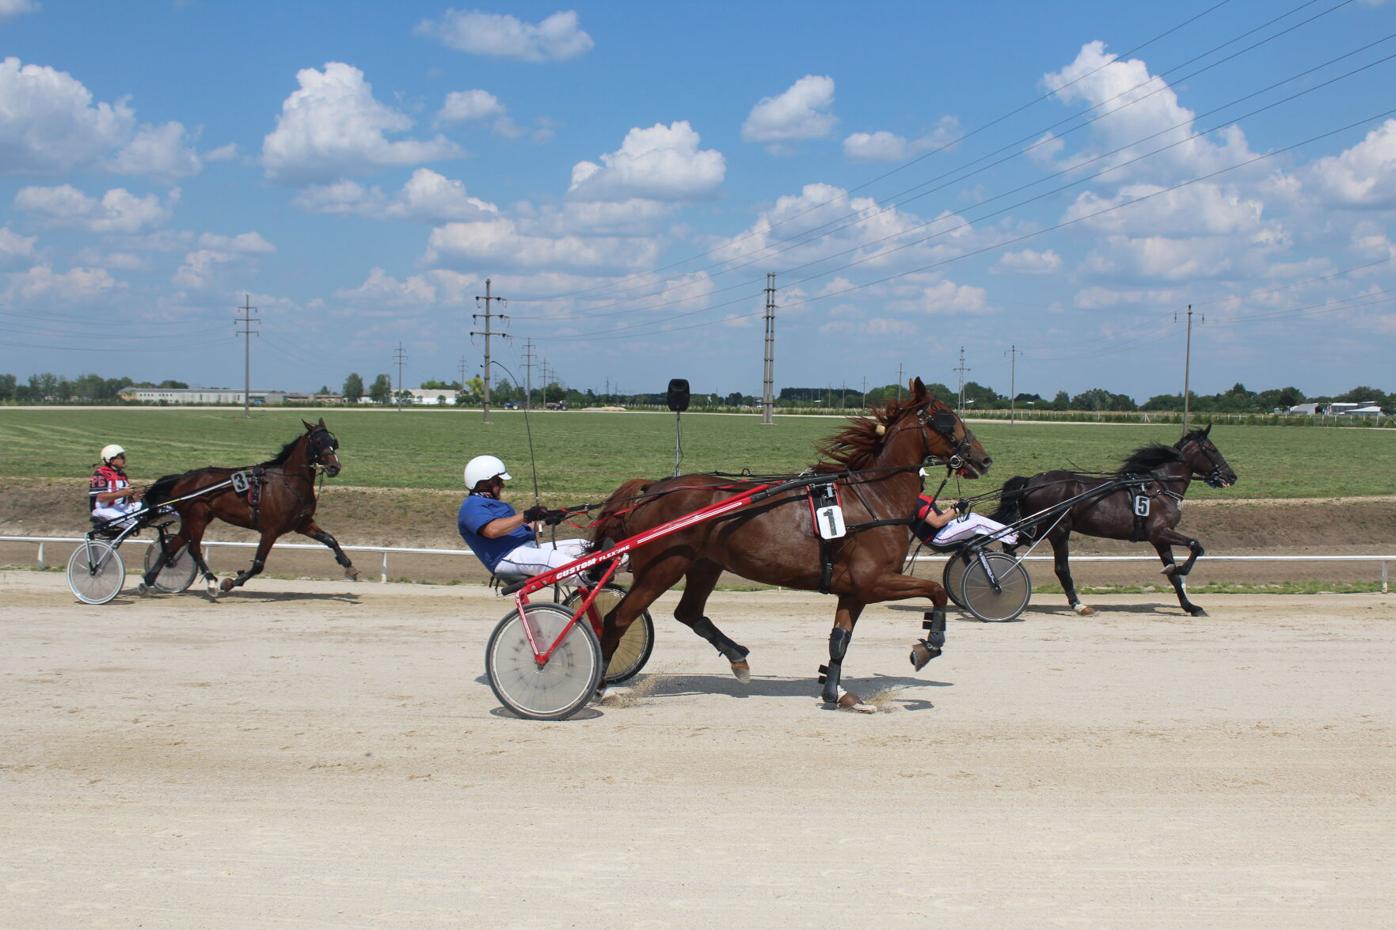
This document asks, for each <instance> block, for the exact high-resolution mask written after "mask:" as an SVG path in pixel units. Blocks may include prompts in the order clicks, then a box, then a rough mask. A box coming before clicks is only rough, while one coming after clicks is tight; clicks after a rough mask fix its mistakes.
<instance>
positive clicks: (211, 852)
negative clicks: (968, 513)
mask: <svg viewBox="0 0 1396 930" xmlns="http://www.w3.org/2000/svg"><path fill="white" fill-rule="evenodd" d="M1199 600H1200V601H1202V603H1203V604H1204V605H1205V606H1206V607H1207V608H1208V609H1209V610H1210V611H1211V616H1210V617H1208V618H1204V619H1192V618H1187V617H1184V616H1182V614H1181V613H1180V611H1178V609H1177V607H1176V605H1175V604H1173V603H1172V602H1171V601H1172V599H1171V596H1164V595H1131V596H1118V595H1117V596H1113V597H1104V596H1101V597H1096V598H1094V599H1093V602H1094V603H1095V604H1096V606H1097V607H1098V608H1100V609H1101V612H1100V614H1099V615H1098V616H1097V617H1094V618H1091V619H1081V618H1077V617H1075V616H1074V615H1072V614H1070V613H1068V612H1066V611H1065V609H1064V608H1060V607H1058V606H1057V604H1056V603H1055V601H1056V598H1043V599H1042V601H1041V605H1042V609H1034V610H1031V611H1030V612H1029V613H1028V614H1027V615H1026V616H1027V619H1026V621H1025V622H1021V623H1013V624H1001V625H985V624H979V623H976V622H972V621H968V620H964V619H958V620H956V619H952V622H951V624H950V633H949V643H948V648H947V652H946V654H945V655H944V656H943V657H941V658H939V659H937V660H935V661H934V662H933V663H932V664H931V665H930V666H928V667H927V668H926V669H925V670H924V671H923V672H922V673H920V674H913V673H912V672H911V668H910V666H909V665H908V664H907V660H906V647H907V645H908V643H909V642H910V641H911V638H912V635H913V634H914V633H915V632H917V631H918V629H919V625H920V609H919V608H912V607H910V606H909V605H904V606H881V607H873V608H869V610H868V611H867V612H866V613H865V614H864V617H863V620H862V622H861V623H860V625H859V627H858V631H857V635H856V636H855V637H854V640H853V646H852V649H851V651H850V654H849V660H848V664H847V672H846V675H845V682H846V683H847V684H849V686H850V687H852V688H854V689H855V690H858V691H860V692H861V693H862V694H863V695H864V697H865V698H870V699H873V700H874V701H875V703H877V704H878V705H879V706H880V708H881V711H880V712H879V713H877V714H874V715H860V714H855V713H850V712H837V711H830V710H825V709H823V708H822V707H821V705H820V704H819V703H818V701H817V700H816V697H815V691H816V685H815V684H814V681H813V672H814V669H815V667H816V666H817V665H818V664H819V663H820V662H822V661H823V660H824V659H825V658H826V642H827V633H828V629H829V624H830V618H831V615H832V601H831V600H830V599H827V598H821V597H819V596H817V595H808V594H797V593H790V592H779V591H767V592H759V593H722V592H719V593H718V594H717V595H715V596H714V598H713V601H712V609H711V611H710V613H711V615H712V616H713V618H714V619H715V620H716V621H717V622H718V624H719V625H720V626H722V627H723V628H724V629H725V630H727V631H728V632H729V633H730V634H732V635H733V637H734V638H736V639H737V640H739V641H741V642H744V643H745V644H747V645H749V646H751V647H752V666H753V670H754V673H755V678H754V680H753V681H752V682H751V684H750V685H747V686H743V685H740V684H739V683H737V682H736V681H735V680H734V679H732V678H731V677H730V676H729V675H728V673H727V671H726V663H725V662H723V661H721V660H720V659H719V658H718V657H717V656H716V655H715V654H714V653H713V651H712V650H711V649H710V648H709V647H708V646H707V644H706V643H703V642H702V641H701V640H699V639H698V638H696V637H694V636H693V635H692V634H690V633H689V632H688V631H687V630H685V629H683V628H681V627H679V626H678V625H677V624H676V623H674V622H673V621H671V620H668V619H661V616H660V615H661V613H662V614H663V617H665V618H667V616H668V611H669V609H671V608H672V602H667V601H666V602H661V605H660V606H661V610H656V611H655V616H656V622H657V624H658V644H657V646H656V649H655V653H654V656H653V658H652V659H651V660H650V664H649V666H648V668H647V669H646V672H645V673H642V675H641V676H640V678H639V679H637V686H636V687H635V688H634V689H631V690H630V691H629V692H628V693H625V694H613V695H611V696H609V697H608V698H607V699H606V701H604V702H603V703H601V704H600V705H593V706H589V707H587V708H585V709H584V710H583V711H582V712H581V713H580V714H579V715H578V717H576V718H574V719H572V720H569V721H564V722H558V723H538V722H533V721H526V720H519V719H516V718H514V717H512V716H510V715H509V714H508V713H507V712H505V711H503V710H501V709H500V708H499V706H498V704H497V703H496V701H495V700H494V698H493V695H492V694H491V692H490V690H489V687H488V685H487V684H486V682H485V679H484V677H483V652H484V643H485V639H486V637H487V636H488V634H489V632H490V629H491V627H492V626H493V623H494V621H495V620H496V619H497V618H498V617H499V616H500V615H501V614H502V613H503V611H504V604H503V602H501V601H500V600H498V599H496V598H495V597H494V596H493V595H492V594H490V593H489V592H487V591H486V590H484V589H483V588H481V587H478V586H461V587H430V586H411V585H396V584H389V585H380V584H360V585H353V584H350V583H348V582H323V581H276V580H263V579H258V580H257V581H255V582H253V585H252V586H251V587H250V588H248V589H245V590H244V591H242V592H240V593H238V594H236V595H234V596H232V597H229V598H227V599H224V600H222V601H220V602H217V603H211V602H209V601H207V600H205V599H204V598H203V597H202V596H198V595H194V594H186V595H181V596H175V597H171V596H166V597H159V598H150V599H140V598H136V597H135V596H133V595H132V596H127V595H123V596H122V597H120V598H118V599H117V600H116V601H114V602H112V603H111V604H108V605H106V606H103V607H85V606H82V605H78V604H76V603H75V602H74V601H73V600H72V598H71V596H70V595H69V594H68V591H67V589H66V586H65V583H64V580H63V578H62V577H61V575H59V574H57V573H33V572H8V573H0V618H2V619H0V626H2V628H3V636H4V649H3V652H0V812H3V817H4V823H5V827H4V843H3V847H4V855H3V856H0V897H2V898H3V901H4V907H3V912H2V913H3V916H0V925H3V926H4V927H6V928H9V930H29V928H33V930H41V928H42V930H53V928H61V930H72V928H88V927H103V928H108V927H119V928H134V927H140V928H228V930H248V928H264V927H271V928H280V927H285V928H296V930H306V928H330V927H334V928H375V930H377V928H414V930H415V928H434V927H442V928H445V927H451V928H462V927H502V928H516V927H518V928H540V930H541V928H559V927H576V928H592V927H597V928H600V927H612V928H670V927H674V928H688V927H695V928H697V927H779V928H786V927H826V926H833V927H846V928H852V930H859V928H900V927H907V928H911V927H914V928H918V930H923V928H925V927H926V926H928V925H929V926H936V927H975V928H978V927H983V928H990V927H992V928H1002V927H1121V928H1126V927H1127V928H1131V930H1137V928H1152V927H1179V928H1184V927H1185V928H1199V927H1226V928H1238V927H1255V928H1276V927H1294V928H1301V927H1302V928H1318V927H1335V928H1336V927H1343V928H1363V927H1389V926H1391V915H1392V914H1393V913H1396V883H1393V881H1392V875H1393V874H1396V842H1393V836H1396V802H1393V796H1396V791H1393V789H1396V675H1393V673H1392V670H1393V668H1396V596H1384V595H1379V594H1360V595H1329V596H1307V597H1297V596H1296V597H1290V596H1237V595H1230V596H1218V595H1212V596H1209V597H1206V598H1205V599H1204V598H1201V597H1200V598H1199ZM953 616H954V615H952V617H953Z"/></svg>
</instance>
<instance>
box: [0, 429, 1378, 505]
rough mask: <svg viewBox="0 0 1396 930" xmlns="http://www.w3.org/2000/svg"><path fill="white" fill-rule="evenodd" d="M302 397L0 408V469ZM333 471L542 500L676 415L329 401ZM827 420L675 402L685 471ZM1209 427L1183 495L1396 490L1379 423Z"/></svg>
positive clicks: (1046, 437) (1016, 457)
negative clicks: (501, 467)
mask: <svg viewBox="0 0 1396 930" xmlns="http://www.w3.org/2000/svg"><path fill="white" fill-rule="evenodd" d="M303 415H305V416H310V417H311V419H315V418H318V417H319V416H320V415H321V413H320V412H319V411H317V412H316V413H314V414H313V415H310V414H305V413H304V411H294V410H292V411H280V410H276V411H273V410H261V411H256V412H254V414H253V416H252V418H251V419H250V420H244V419H243V418H242V415H241V411H233V410H172V409H157V408H107V409H63V408H52V407H32V408H24V407H8V408H0V481H3V479H5V478H63V479H67V478H71V479H74V480H80V479H82V478H84V477H86V476H87V475H88V474H89V473H90V470H91V467H92V464H93V463H94V462H95V460H96V458H97V450H98V449H100V448H101V447H102V446H103V445H104V444H106V443H108V442H119V443H121V444H122V445H124V446H125V447H126V448H127V450H129V452H130V463H129V465H128V471H130V472H131V474H132V477H133V479H135V481H136V482H137V483H138V484H143V483H146V482H147V481H149V480H153V479H154V478H156V477H158V476H159V475H161V474H166V473H169V472H176V471H183V470H185V469H189V468H195V467H199V466H203V465H210V464H217V465H228V466H235V465H245V464H251V463H255V462H259V461H263V460H266V459H268V458H270V457H272V455H274V454H275V453H276V451H277V450H278V449H279V448H280V447H281V445H282V444H283V443H285V442H287V441H289V440H291V439H293V438H295V436H296V435H297V434H298V433H300V432H301V431H302V429H303V428H302V427H301V425H300V421H301V417H302V416H303ZM324 416H325V418H326V422H327V424H328V425H329V427H330V428H331V429H332V430H333V431H334V432H335V434H336V435H337V436H338V437H339V439H340V443H341V445H342V450H341V458H342V460H343V463H344V471H343V473H342V474H341V475H340V477H339V478H338V479H336V481H337V482H339V483H342V484H349V485H363V486H370V487H404V488H435V489H443V490H446V489H449V490H456V489H459V488H460V487H461V469H462V468H463V466H464V464H465V461H466V460H467V459H468V458H469V457H470V456H472V455H477V454H480V453H483V452H489V453H493V454H496V455H499V456H500V457H502V458H503V459H504V460H505V462H506V463H507V464H508V466H509V468H510V471H511V473H512V474H513V476H514V478H515V481H516V484H517V487H519V488H520V489H521V490H522V489H524V488H529V487H530V486H531V484H532V480H533V479H532V470H531V468H530V465H529V463H530V460H533V461H535V462H536V465H537V470H538V482H539V485H540V489H541V490H542V492H543V493H544V494H545V495H547V496H548V497H549V499H553V500H556V499H557V498H558V497H563V498H577V499H586V500H595V499H598V498H599V497H602V496H604V495H605V494H607V493H609V492H610V491H611V490H613V489H614V488H615V487H616V485H618V484H619V483H620V482H621V481H623V480H625V479H627V478H631V477H649V478H657V477H663V476H664V475H668V474H670V473H672V471H673V467H674V417H673V415H672V414H648V413H586V412H577V411H568V412H562V413H556V412H551V413H549V412H535V413H533V414H532V415H531V417H530V420H529V422H530V424H531V427H532V434H533V443H532V448H533V454H532V455H530V451H529V440H528V434H527V432H526V429H525V420H524V415H523V414H522V413H521V412H510V411H497V412H495V414H494V423H493V424H491V425H489V426H486V425H484V424H483V423H482V418H481V415H480V412H479V411H478V410H477V411H459V410H406V411H401V412H399V411H394V410H371V409H370V410H330V411H326V412H325V413H324ZM841 422H842V421H841V420H840V419H837V418H820V417H777V418H776V423H775V425H774V426H762V425H761V424H760V422H759V418H758V417H756V416H722V415H700V414H685V415H684V417H683V421H682V426H683V452H684V459H683V468H684V470H685V471H695V472H696V471H713V470H720V471H729V472H730V471H739V470H741V469H743V468H746V469H750V470H751V471H754V472H796V471H799V470H800V469H802V468H804V467H805V466H806V465H808V464H810V463H811V462H812V461H814V459H815V452H814V446H815V443H816V442H818V441H819V440H820V439H821V438H824V437H827V436H829V435H831V434H833V433H834V432H836V431H837V429H838V428H839V425H840V423H841ZM973 426H974V429H975V431H976V432H977V434H978V436H979V438H980V440H981V441H982V442H983V443H984V446H985V448H986V449H987V450H988V451H989V454H990V455H992V456H993V458H994V468H993V471H992V472H991V473H990V475H989V477H988V478H987V479H985V480H983V481H979V482H966V483H965V485H964V493H965V494H967V495H968V494H971V493H978V492H983V491H990V490H993V489H994V488H996V487H997V486H998V485H1000V484H1001V483H1002V482H1003V481H1004V480H1005V479H1007V478H1008V477H1010V476H1012V475H1016V474H1032V473H1034V472H1038V471H1044V470H1046V469H1050V468H1061V467H1070V466H1075V467H1078V468H1081V469H1084V470H1088V471H1101V470H1107V469H1112V468H1113V467H1114V466H1115V465H1116V464H1117V463H1118V462H1119V461H1120V459H1122V458H1123V457H1124V456H1125V455H1126V454H1127V453H1128V452H1129V450H1131V449H1132V448H1134V447H1136V446H1139V445H1142V444H1144V443H1148V442H1173V441H1174V440H1176V439H1177V438H1178V435H1179V431H1178V427H1177V426H1175V425H1159V426H1149V425H1128V426H1117V425H1097V424H1076V423H1069V424H1068V423H1018V424H1016V425H1010V424H1008V423H1005V422H1002V421H986V422H983V423H976V424H973ZM1212 438H1213V440H1214V441H1215V442H1216V443H1217V445H1218V447H1219V448H1220V449H1221V450H1222V452H1223V454H1225V455H1226V457H1227V459H1228V461H1229V462H1230V463H1231V465H1232V467H1233V468H1234V469H1235V470H1236V472H1237V474H1238V475H1239V476H1240V483H1239V485H1238V486H1237V487H1235V488H1232V489H1228V490H1226V491H1214V490H1212V489H1210V488H1207V487H1206V486H1205V485H1202V484H1201V483H1196V484H1194V485H1193V487H1192V489H1191V490H1190V491H1189V496H1190V497H1194V498H1199V499H1201V498H1222V497H1227V498H1241V497H1245V498H1288V497H1344V496H1369V495H1387V494H1392V493H1396V456H1394V455H1393V454H1392V453H1393V451H1396V434H1393V432H1392V431H1390V430H1382V431H1379V430H1365V429H1286V428H1283V427H1267V426H1218V427H1217V428H1216V429H1215V430H1213V433H1212Z"/></svg>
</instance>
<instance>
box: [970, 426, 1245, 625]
mask: <svg viewBox="0 0 1396 930" xmlns="http://www.w3.org/2000/svg"><path fill="white" fill-rule="evenodd" d="M1211 432H1212V427H1211V425H1210V424H1209V425H1208V426H1207V428H1206V429H1195V430H1192V431H1191V432H1189V433H1187V434H1186V435H1184V436H1183V438H1182V439H1179V440H1178V441H1177V442H1176V443H1174V444H1173V445H1171V446H1165V445H1163V444H1161V443H1155V444H1153V445H1148V446H1142V447H1141V448H1138V449H1135V450H1134V452H1133V453H1131V454H1130V456H1129V458H1127V459H1125V461H1124V463H1123V464H1121V465H1120V468H1119V470H1118V471H1117V472H1116V473H1115V474H1114V475H1106V476H1101V475H1084V474H1080V473H1077V472H1072V471H1047V472H1043V473H1041V474H1039V475H1033V476H1032V477H1031V478H1021V477H1014V478H1010V479H1008V481H1006V482H1005V483H1004V485H1003V497H1002V500H1001V503H1000V505H999V509H998V510H997V511H996V512H995V513H994V514H993V515H992V519H995V520H997V521H999V522H1000V523H1013V522H1016V521H1018V520H1020V519H1023V518H1024V517H1028V516H1031V515H1033V514H1036V513H1042V512H1043V511H1046V510H1048V508H1051V507H1053V506H1054V505H1057V504H1061V503H1064V502H1065V501H1067V500H1068V499H1070V498H1072V497H1075V496H1077V495H1079V494H1084V493H1086V492H1088V491H1091V490H1092V489H1094V488H1104V487H1106V486H1107V485H1112V484H1113V485H1116V486H1117V487H1116V489H1115V490H1111V491H1109V492H1104V491H1102V493H1101V494H1099V495H1088V496H1087V497H1085V498H1084V499H1083V500H1081V501H1080V502H1079V503H1077V504H1075V505H1074V506H1072V507H1070V508H1069V509H1067V510H1066V511H1065V513H1064V515H1063V516H1062V517H1061V519H1060V520H1057V517H1056V515H1055V514H1053V515H1050V516H1046V517H1044V519H1042V520H1041V521H1039V522H1038V523H1036V524H1032V525H1029V526H1028V527H1027V529H1028V532H1029V533H1030V534H1031V535H1034V536H1036V535H1038V534H1039V533H1041V532H1044V531H1045V532H1046V533H1047V538H1048V540H1049V541H1050V542H1051V543H1052V554H1053V556H1054V562H1055V567H1056V571H1057V578H1058V580H1060V581H1061V583H1062V590H1063V591H1065V592H1066V600H1067V603H1068V604H1070V605H1071V608H1072V609H1073V610H1075V611H1076V612H1077V613H1078V614H1081V615H1083V616H1089V615H1090V614H1093V613H1095V611H1094V610H1093V609H1091V608H1090V607H1087V606H1086V605H1085V604H1083V603H1081V599H1080V598H1079V597H1077V596H1076V584H1075V582H1073V581H1072V579H1071V567H1070V565H1068V563H1067V559H1068V557H1069V555H1070V546H1069V540H1070V538H1071V532H1072V530H1076V531H1078V532H1081V533H1085V534H1086V535H1088V536H1100V537H1103V538H1105V539H1127V540H1131V541H1133V542H1143V541H1145V540H1147V541H1148V542H1151V543H1153V545H1154V548H1155V549H1157V550H1158V555H1159V558H1160V559H1161V560H1162V561H1163V572H1164V574H1166V575H1167V576H1168V580H1169V581H1171V582H1172V583H1173V590H1174V591H1176V592H1177V594H1178V603H1179V604H1181V605H1182V607H1183V609H1184V610H1186V611H1187V612H1188V613H1190V614H1192V615H1193V616H1194V617H1205V616H1206V615H1207V611H1205V610H1203V609H1202V608H1201V607H1198V606H1197V605H1196V604H1194V603H1193V602H1192V601H1190V600H1188V595H1187V590H1186V587H1185V585H1184V581H1183V579H1184V578H1186V577H1187V574H1188V572H1190V571H1192V566H1193V564H1194V563H1196V562H1197V559H1198V556H1200V555H1202V553H1203V552H1204V551H1205V550H1204V549H1203V548H1202V543H1200V542H1198V541H1197V540H1196V539H1193V538H1192V537H1190V536H1184V535H1183V534H1182V533H1179V532H1178V531H1177V530H1176V529H1175V527H1177V525H1178V520H1179V518H1180V517H1181V516H1182V503H1183V495H1185V494H1187V493H1188V485H1189V484H1190V483H1191V482H1192V479H1193V478H1194V477H1197V478H1201V479H1202V480H1203V481H1205V482H1207V483H1208V484H1209V485H1211V486H1212V487H1214V488H1225V487H1230V486H1231V485H1233V484H1235V483H1236V472H1234V471H1232V470H1231V466H1230V465H1228V464H1227V463H1226V459H1225V458H1223V457H1222V454H1221V452H1220V451H1218V449H1217V447H1216V446H1215V445H1213V444H1212V440H1211V439H1210V438H1208V436H1209V434H1210V433H1211ZM1130 479H1138V480H1130ZM1174 546H1187V547H1188V551H1189V555H1188V560H1187V561H1186V562H1184V563H1183V564H1182V565H1178V564H1176V563H1175V562H1174V561H1173V547H1174Z"/></svg>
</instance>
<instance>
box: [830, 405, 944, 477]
mask: <svg viewBox="0 0 1396 930" xmlns="http://www.w3.org/2000/svg"><path fill="white" fill-rule="evenodd" d="M933 403H935V399H934V398H928V397H925V396H922V397H919V398H918V397H915V396H908V397H907V398H906V399H905V400H902V401H896V400H889V401H888V402H887V405H886V406H884V407H883V408H882V409H881V410H874V411H872V415H871V416H866V417H853V418H852V419H850V420H849V421H848V425H847V426H845V427H844V428H843V429H842V430H840V431H839V432H837V433H835V434H834V435H833V436H831V437H830V438H828V439H826V440H824V441H823V442H821V443H820V444H819V445H818V446H817V447H816V448H817V449H818V450H819V454H820V455H822V456H824V457H825V458H826V459H828V461H820V462H816V463H815V464H814V467H813V470H814V471H815V472H816V473H829V472H836V471H845V470H857V469H859V468H867V467H869V466H871V465H872V464H873V463H874V462H875V461H876V460H877V454H878V453H879V452H881V451H882V442H883V440H884V439H886V437H887V434H888V433H890V432H891V430H892V426H893V425H894V424H896V423H897V422H898V421H899V420H901V419H902V417H904V416H906V415H907V414H908V413H911V412H912V411H914V410H917V409H919V408H921V407H924V406H926V405H927V404H933Z"/></svg>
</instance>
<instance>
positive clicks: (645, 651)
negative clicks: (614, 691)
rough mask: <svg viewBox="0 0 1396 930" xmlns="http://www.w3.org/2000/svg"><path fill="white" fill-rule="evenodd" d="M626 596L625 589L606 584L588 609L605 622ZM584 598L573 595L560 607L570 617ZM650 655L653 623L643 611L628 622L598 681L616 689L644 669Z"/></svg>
mask: <svg viewBox="0 0 1396 930" xmlns="http://www.w3.org/2000/svg"><path fill="white" fill-rule="evenodd" d="M625 594H626V591H625V588H623V587H621V586H620V585H618V584H608V585H606V586H605V587H604V588H602V589H601V592H600V593H599V594H597V595H596V600H594V601H592V602H591V609H592V611H593V612H594V613H595V614H596V618H597V620H598V621H599V620H603V619H605V617H606V615H607V614H608V613H610V612H611V611H612V610H614V609H615V606H616V605H617V604H619V603H620V600H621V598H623V597H625ZM584 597H585V595H584V594H583V593H582V592H581V591H573V592H572V593H571V594H569V595H567V599H566V600H564V601H563V602H562V606H563V607H565V608H567V611H568V613H572V612H574V611H576V609H577V606H578V605H579V604H581V602H582V600H583V598H584ZM595 625H597V624H593V626H595ZM652 652H654V620H653V619H652V618H651V617H650V612H649V611H648V610H645V611H641V612H640V616H638V617H636V618H635V619H634V620H632V621H631V623H630V626H629V628H627V629H626V631H625V635H624V636H622V637H621V639H620V645H618V646H617V647H616V651H615V654H614V655H612V656H611V661H610V662H609V663H607V665H606V672H605V674H604V675H603V676H602V679H601V680H602V681H604V682H605V683H606V684H608V685H618V684H620V683H621V682H622V681H629V680H630V679H631V678H634V677H635V676H636V675H638V674H639V673H640V669H642V668H644V667H645V663H646V662H648V661H649V660H650V653H652Z"/></svg>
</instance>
